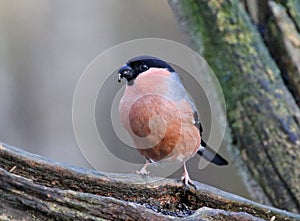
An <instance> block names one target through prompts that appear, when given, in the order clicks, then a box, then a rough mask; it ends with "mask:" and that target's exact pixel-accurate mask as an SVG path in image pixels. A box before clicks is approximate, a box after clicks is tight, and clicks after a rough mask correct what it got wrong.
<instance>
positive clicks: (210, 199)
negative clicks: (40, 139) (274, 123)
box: [0, 144, 300, 220]
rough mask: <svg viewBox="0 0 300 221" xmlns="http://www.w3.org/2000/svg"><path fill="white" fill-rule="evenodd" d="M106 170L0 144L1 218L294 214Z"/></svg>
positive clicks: (233, 217)
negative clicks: (77, 165) (70, 164)
mask: <svg viewBox="0 0 300 221" xmlns="http://www.w3.org/2000/svg"><path fill="white" fill-rule="evenodd" d="M196 187H197V190H195V189H194V188H188V187H185V186H183V185H182V183H181V182H177V181H176V180H172V179H165V178H155V177H148V178H147V179H146V180H145V179H144V178H142V177H141V176H139V175H136V174H108V173H101V172H98V171H94V170H90V169H83V168H76V167H72V166H68V165H64V164H61V163H58V162H54V161H50V160H47V159H44V158H42V157H40V156H38V155H34V154H30V153H28V152H25V151H23V150H21V149H17V148H15V147H11V146H8V145H5V144H2V145H0V195H1V201H0V219H1V220H5V219H6V220H11V219H15V220H45V219H47V220H270V219H271V218H272V217H276V220H296V219H299V220H300V216H299V215H297V214H293V213H289V212H286V211H282V210H278V209H275V208H272V207H268V206H264V205H261V204H258V203H255V202H252V201H249V200H246V199H244V198H242V197H239V196H236V195H233V194H230V193H226V192H224V191H221V190H218V189H216V188H214V187H210V186H207V185H204V184H200V183H196Z"/></svg>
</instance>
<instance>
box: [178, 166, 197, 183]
mask: <svg viewBox="0 0 300 221" xmlns="http://www.w3.org/2000/svg"><path fill="white" fill-rule="evenodd" d="M180 180H181V181H182V182H183V184H184V185H185V186H188V185H190V186H192V187H194V188H195V189H197V188H196V186H195V184H194V182H193V181H192V180H191V178H190V176H189V173H188V171H187V169H186V166H185V164H184V172H183V175H182V177H181V179H180Z"/></svg>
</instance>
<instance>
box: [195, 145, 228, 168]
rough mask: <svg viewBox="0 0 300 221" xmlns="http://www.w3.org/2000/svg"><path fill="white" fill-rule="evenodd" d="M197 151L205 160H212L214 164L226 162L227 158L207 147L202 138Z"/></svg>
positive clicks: (224, 163)
mask: <svg viewBox="0 0 300 221" xmlns="http://www.w3.org/2000/svg"><path fill="white" fill-rule="evenodd" d="M197 153H198V154H199V155H201V156H202V157H203V158H204V159H206V160H207V161H210V162H213V163H214V164H216V165H219V166H225V165H227V164H228V161H227V160H225V159H224V158H223V157H222V156H221V155H219V154H218V153H216V152H215V151H214V150H213V149H211V148H210V147H208V146H207V145H206V143H205V142H204V141H203V140H201V146H200V148H199V150H198V151H197Z"/></svg>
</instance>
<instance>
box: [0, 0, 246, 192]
mask: <svg viewBox="0 0 300 221" xmlns="http://www.w3.org/2000/svg"><path fill="white" fill-rule="evenodd" d="M0 3H1V7H0V94H1V96H0V122H1V124H0V140H1V141H2V142H5V143H7V144H10V145H13V146H16V147H19V148H22V149H24V150H27V151H30V152H33V153H36V154H39V155H42V156H45V157H47V158H51V159H53V160H56V161H60V162H64V163H68V164H72V165H77V166H81V167H86V168H90V167H91V166H90V164H89V163H88V161H87V160H86V159H85V158H84V157H83V155H82V153H81V152H80V149H79V147H78V146H77V143H76V140H75V137H74V133H73V127H72V99H73V95H74V91H75V88H76V84H77V82H78V80H79V78H80V75H81V73H82V72H83V70H84V69H85V68H86V66H87V65H88V64H89V63H90V62H91V61H92V60H93V59H94V58H95V57H96V56H97V55H99V54H100V53H102V52H103V51H105V50H106V49H108V48H111V47H113V46H115V45H116V44H119V43H122V42H124V41H128V40H133V39H137V38H164V39H169V40H173V41H177V42H180V43H183V44H186V45H187V42H186V40H185V36H184V34H183V33H182V32H181V30H180V29H179V27H178V25H177V23H176V21H175V18H174V17H173V15H172V12H171V10H170V8H169V6H168V3H167V1H166V0H163V1H146V0H142V1H141V0H127V1H122V0H88V1H86V0H77V1H72V0H26V1H6V0H0ZM194 99H195V98H194ZM202 118H205V116H204V117H203V116H202ZM98 123H99V124H101V122H98ZM224 145H226V144H224ZM225 149H226V148H225V147H222V149H221V153H222V154H223V155H225V157H226V158H227V159H228V160H229V161H232V160H233V159H232V157H230V156H229V155H228V154H226V153H225ZM95 154H97V153H95ZM99 160H101V156H99ZM198 161H199V159H196V158H193V159H191V160H190V161H189V163H188V167H189V171H190V174H191V177H192V179H194V180H198V181H200V182H203V183H207V184H210V185H212V186H216V187H218V188H220V189H223V190H226V191H229V192H233V193H235V194H238V195H241V196H245V197H248V194H247V192H246V190H245V187H244V185H243V184H242V183H241V179H240V178H239V176H238V175H237V172H236V169H235V168H234V167H233V166H232V164H231V165H230V166H228V167H224V168H223V167H222V168H217V167H215V166H213V165H210V166H209V167H207V168H206V169H204V170H201V171H199V169H198V168H197V164H198ZM111 167H112V171H114V172H117V171H118V167H117V165H111ZM181 173H182V171H181V170H180V171H178V172H176V173H175V174H173V175H172V177H179V176H180V175H181Z"/></svg>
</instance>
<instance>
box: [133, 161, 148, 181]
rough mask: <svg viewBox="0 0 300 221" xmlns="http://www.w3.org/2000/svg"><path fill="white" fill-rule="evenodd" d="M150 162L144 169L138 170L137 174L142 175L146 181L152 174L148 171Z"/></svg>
mask: <svg viewBox="0 0 300 221" xmlns="http://www.w3.org/2000/svg"><path fill="white" fill-rule="evenodd" d="M147 166H148V162H146V163H145V165H144V166H143V167H142V169H140V170H137V171H136V173H137V174H139V175H141V176H142V177H143V178H144V179H146V177H147V175H149V174H150V171H148V170H147Z"/></svg>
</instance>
